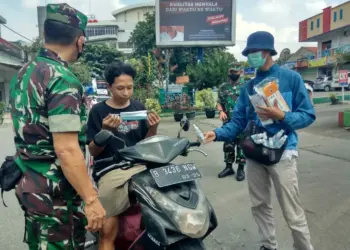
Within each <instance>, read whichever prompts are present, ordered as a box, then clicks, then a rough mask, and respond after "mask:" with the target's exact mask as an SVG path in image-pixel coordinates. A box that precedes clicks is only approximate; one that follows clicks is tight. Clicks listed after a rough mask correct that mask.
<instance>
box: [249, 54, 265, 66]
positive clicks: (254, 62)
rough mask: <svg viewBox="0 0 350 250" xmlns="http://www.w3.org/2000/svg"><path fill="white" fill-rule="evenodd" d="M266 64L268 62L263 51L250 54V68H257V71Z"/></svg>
mask: <svg viewBox="0 0 350 250" xmlns="http://www.w3.org/2000/svg"><path fill="white" fill-rule="evenodd" d="M265 62H266V58H264V57H263V55H262V52H261V51H258V52H255V53H250V54H249V55H248V63H249V65H250V66H252V67H254V68H257V69H258V68H261V67H262V66H264V64H265Z"/></svg>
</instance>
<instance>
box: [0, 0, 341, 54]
mask: <svg viewBox="0 0 350 250" xmlns="http://www.w3.org/2000/svg"><path fill="white" fill-rule="evenodd" d="M63 1H64V2H67V3H69V4H70V5H71V6H73V7H75V8H77V9H79V10H81V11H83V12H84V13H89V12H90V4H89V0H46V1H45V0H0V15H2V16H3V17H5V18H6V19H7V25H8V26H9V27H11V28H12V29H14V30H15V31H17V32H18V33H20V34H22V35H24V36H25V37H27V38H29V39H33V38H35V37H36V36H37V35H38V30H37V27H36V25H37V14H36V6H37V5H45V3H54V2H63ZM213 1H214V0H213ZM346 1H347V0H293V1H291V0H238V1H237V39H236V40H237V45H236V46H235V47H233V48H230V51H231V52H232V53H234V54H235V55H236V56H237V57H239V58H240V51H242V49H243V48H244V45H245V43H244V41H245V40H246V39H247V37H248V35H249V34H250V33H252V32H254V31H257V30H266V31H269V32H271V33H273V34H274V35H275V38H276V47H277V50H279V51H281V50H282V49H283V48H290V49H291V50H292V52H293V51H296V50H297V49H298V48H299V47H300V46H301V45H303V44H299V43H298V27H299V26H298V25H299V21H301V20H304V19H306V18H308V17H311V16H312V15H315V14H317V13H320V12H322V9H323V8H325V7H327V6H336V5H338V4H340V3H344V2H346ZM143 2H152V0H91V10H92V11H91V12H93V13H92V14H95V15H96V17H97V18H98V19H100V20H109V19H113V17H112V15H111V12H112V11H113V10H116V9H117V8H120V7H123V6H126V5H130V4H135V3H143ZM1 32H2V37H3V38H4V39H6V40H10V41H12V40H19V39H20V40H24V39H23V38H21V37H19V36H18V35H16V34H14V33H13V32H11V31H9V30H7V29H6V28H4V27H2V28H1ZM306 45H310V44H306ZM311 45H313V44H311Z"/></svg>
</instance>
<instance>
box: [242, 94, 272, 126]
mask: <svg viewBox="0 0 350 250" xmlns="http://www.w3.org/2000/svg"><path fill="white" fill-rule="evenodd" d="M248 96H249V99H250V102H251V103H252V105H253V107H254V109H255V111H256V110H257V109H258V107H267V105H266V102H265V100H264V98H263V97H262V96H261V95H259V94H255V95H249V94H248ZM260 121H261V124H262V125H263V126H266V125H270V124H272V123H273V120H272V119H267V120H261V119H260Z"/></svg>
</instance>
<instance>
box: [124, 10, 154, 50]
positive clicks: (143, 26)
mask: <svg viewBox="0 0 350 250" xmlns="http://www.w3.org/2000/svg"><path fill="white" fill-rule="evenodd" d="M155 22H156V21H155V13H154V12H153V13H146V14H145V21H142V22H138V23H137V25H136V27H135V29H134V31H133V32H132V33H131V36H130V38H129V41H128V43H129V44H133V45H134V55H136V56H147V53H148V52H150V51H152V50H153V49H154V48H155V47H156V30H155V27H156V24H155Z"/></svg>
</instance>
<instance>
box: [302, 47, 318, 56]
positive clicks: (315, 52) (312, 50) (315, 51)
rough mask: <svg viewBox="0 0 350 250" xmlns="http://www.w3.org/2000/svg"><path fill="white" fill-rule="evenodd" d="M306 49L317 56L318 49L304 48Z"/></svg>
mask: <svg viewBox="0 0 350 250" xmlns="http://www.w3.org/2000/svg"><path fill="white" fill-rule="evenodd" d="M304 48H305V49H307V50H309V51H311V52H312V53H314V55H315V56H316V55H317V47H304Z"/></svg>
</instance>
